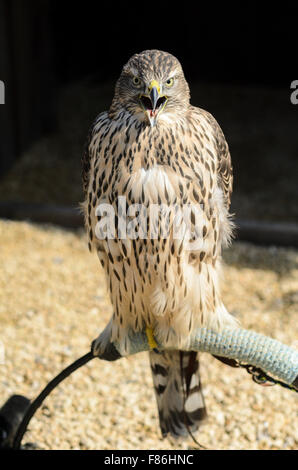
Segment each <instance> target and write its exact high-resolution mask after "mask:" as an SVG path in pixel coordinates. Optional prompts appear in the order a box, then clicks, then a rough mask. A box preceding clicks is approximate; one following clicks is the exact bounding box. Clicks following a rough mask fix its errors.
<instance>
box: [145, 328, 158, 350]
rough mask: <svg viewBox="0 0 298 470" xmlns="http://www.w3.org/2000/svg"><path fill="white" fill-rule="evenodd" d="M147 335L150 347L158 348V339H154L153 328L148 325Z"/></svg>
mask: <svg viewBox="0 0 298 470" xmlns="http://www.w3.org/2000/svg"><path fill="white" fill-rule="evenodd" d="M146 336H147V340H148V344H149V347H150V349H157V348H158V346H157V344H156V341H155V339H154V335H153V330H152V328H148V327H147V328H146Z"/></svg>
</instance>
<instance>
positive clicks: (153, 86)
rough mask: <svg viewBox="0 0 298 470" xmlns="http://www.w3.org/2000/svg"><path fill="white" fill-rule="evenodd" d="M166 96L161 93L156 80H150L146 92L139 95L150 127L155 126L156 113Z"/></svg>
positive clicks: (162, 106) (164, 102) (164, 101)
mask: <svg viewBox="0 0 298 470" xmlns="http://www.w3.org/2000/svg"><path fill="white" fill-rule="evenodd" d="M167 100H168V99H167V97H166V96H163V95H161V93H160V86H159V83H158V82H157V81H156V80H152V82H151V83H150V85H149V87H148V94H146V95H141V96H140V102H141V105H142V108H143V109H144V111H145V114H146V115H147V117H148V120H149V122H150V125H151V127H153V126H155V124H156V118H157V115H158V114H159V113H160V112H161V111H162V109H163V108H164V107H165V105H166V102H167Z"/></svg>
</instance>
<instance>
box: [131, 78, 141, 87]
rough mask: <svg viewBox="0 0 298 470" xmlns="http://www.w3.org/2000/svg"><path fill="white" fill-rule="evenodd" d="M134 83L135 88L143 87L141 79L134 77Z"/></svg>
mask: <svg viewBox="0 0 298 470" xmlns="http://www.w3.org/2000/svg"><path fill="white" fill-rule="evenodd" d="M132 83H133V84H134V86H138V87H139V86H140V85H141V80H140V78H139V77H132Z"/></svg>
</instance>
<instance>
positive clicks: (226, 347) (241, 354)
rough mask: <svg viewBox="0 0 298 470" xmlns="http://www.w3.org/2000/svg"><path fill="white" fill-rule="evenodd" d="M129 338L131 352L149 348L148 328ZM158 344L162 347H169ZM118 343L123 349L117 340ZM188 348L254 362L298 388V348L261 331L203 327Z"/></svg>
mask: <svg viewBox="0 0 298 470" xmlns="http://www.w3.org/2000/svg"><path fill="white" fill-rule="evenodd" d="M129 339H130V345H131V349H130V351H129V354H136V353H138V352H142V351H149V349H150V347H149V345H148V340H147V336H146V334H145V333H144V332H139V333H132V334H131V335H130V337H129ZM157 344H158V349H159V350H165V349H167V348H165V347H163V345H161V344H159V343H158V342H157ZM114 346H115V348H116V349H117V350H118V351H119V346H118V345H117V342H115V343H114ZM188 349H189V350H192V351H200V352H208V353H210V354H213V355H217V356H222V357H226V358H229V359H234V360H236V361H238V362H239V363H242V362H244V363H247V364H251V365H253V366H255V367H259V368H261V369H262V370H264V371H265V372H268V373H270V374H272V375H274V376H275V377H277V378H279V379H281V380H283V381H284V382H285V383H286V384H288V385H293V386H294V388H295V389H297V388H298V351H296V350H295V349H293V348H291V347H289V346H286V345H284V344H283V343H281V342H280V341H277V340H275V339H272V338H268V337H267V336H265V335H262V334H260V333H255V332H254V331H250V330H245V329H242V328H235V329H231V328H227V329H223V330H222V331H221V332H219V333H218V332H215V331H213V330H210V329H207V328H199V329H198V330H197V332H196V333H195V334H194V335H193V336H192V340H191V341H190V344H189V348H188Z"/></svg>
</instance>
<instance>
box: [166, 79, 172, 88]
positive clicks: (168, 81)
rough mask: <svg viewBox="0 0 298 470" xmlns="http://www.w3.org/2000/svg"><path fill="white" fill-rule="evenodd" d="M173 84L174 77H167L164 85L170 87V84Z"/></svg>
mask: <svg viewBox="0 0 298 470" xmlns="http://www.w3.org/2000/svg"><path fill="white" fill-rule="evenodd" d="M173 84H174V78H173V77H172V78H168V80H167V81H166V87H168V88H171V86H173Z"/></svg>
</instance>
